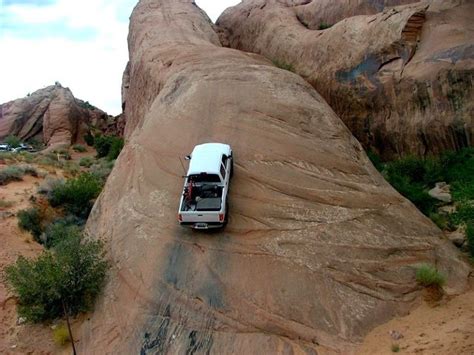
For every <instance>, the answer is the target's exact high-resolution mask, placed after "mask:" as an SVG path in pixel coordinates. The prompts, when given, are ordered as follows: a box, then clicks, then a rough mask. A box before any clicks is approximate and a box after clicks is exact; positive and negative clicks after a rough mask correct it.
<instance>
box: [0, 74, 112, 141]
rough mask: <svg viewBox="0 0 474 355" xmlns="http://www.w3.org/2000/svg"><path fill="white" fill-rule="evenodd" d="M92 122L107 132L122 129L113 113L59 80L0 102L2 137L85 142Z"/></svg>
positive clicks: (0, 132) (0, 134)
mask: <svg viewBox="0 0 474 355" xmlns="http://www.w3.org/2000/svg"><path fill="white" fill-rule="evenodd" d="M90 126H94V127H95V128H97V129H99V130H101V131H104V132H105V131H116V130H119V128H116V127H115V126H116V122H115V120H114V119H113V117H111V116H108V115H107V114H106V113H105V112H104V111H102V110H99V109H98V108H96V107H93V106H91V105H89V104H87V103H86V102H84V101H82V100H79V99H76V98H75V97H74V96H73V94H72V92H71V90H70V89H68V88H64V87H62V86H61V85H60V84H59V83H58V84H56V85H52V86H48V87H46V88H44V89H40V90H37V91H35V92H34V93H32V94H31V95H28V96H27V97H25V98H22V99H17V100H14V101H10V102H7V103H5V104H2V105H0V139H2V138H4V137H6V136H8V135H15V136H18V137H19V138H21V139H22V140H28V139H31V138H35V139H37V140H38V141H40V142H44V143H45V144H46V145H47V146H48V147H51V148H53V147H57V146H61V145H70V144H73V143H77V142H83V136H84V135H85V134H86V133H87V132H88V131H89V129H90Z"/></svg>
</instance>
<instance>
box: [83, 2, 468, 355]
mask: <svg viewBox="0 0 474 355" xmlns="http://www.w3.org/2000/svg"><path fill="white" fill-rule="evenodd" d="M129 48H130V62H129V64H128V66H127V71H126V75H124V78H126V82H125V83H124V89H125V90H124V93H125V98H124V104H125V114H126V122H127V126H126V129H125V132H126V136H127V144H126V146H125V148H124V150H123V151H122V153H121V155H120V157H119V159H118V160H117V162H116V165H115V168H114V170H113V172H112V174H111V175H110V177H109V179H108V181H107V184H106V186H105V189H104V191H103V193H102V194H101V196H100V198H99V199H98V201H97V202H96V204H95V206H94V209H93V211H92V213H91V216H90V219H89V221H88V224H87V233H88V234H89V235H90V237H91V238H98V239H101V240H103V241H104V242H105V243H106V246H107V250H108V257H109V258H110V263H111V270H110V274H109V278H108V282H107V285H106V288H105V291H104V294H103V296H102V297H101V299H100V301H99V302H98V304H97V306H96V310H95V312H94V314H93V315H92V317H91V319H90V321H86V322H85V323H84V325H83V328H82V332H81V334H80V342H79V344H78V346H79V348H80V349H79V352H83V353H89V354H102V353H141V354H155V353H187V354H194V353H196V354H200V353H215V354H225V353H241V354H251V353H267V354H272V353H308V354H315V353H316V352H318V353H339V352H343V353H347V352H351V351H353V350H354V349H355V347H356V346H357V344H358V343H360V342H361V340H362V338H363V337H364V335H365V334H367V332H368V331H370V330H371V329H373V328H374V327H375V326H376V325H378V324H381V323H383V322H385V321H387V320H389V319H391V318H392V317H394V316H396V315H398V314H404V313H406V312H407V311H409V310H410V309H411V308H412V307H413V306H414V305H415V304H416V303H417V302H418V300H419V295H420V292H421V289H420V287H419V286H418V285H417V283H416V281H415V269H416V266H417V265H418V264H419V263H422V262H425V263H430V264H434V265H436V266H437V267H438V268H439V269H440V270H441V271H442V272H443V273H445V274H446V275H447V280H448V285H447V291H448V292H449V293H457V292H462V290H463V289H464V288H465V285H466V278H467V275H468V273H469V268H468V266H467V265H466V264H465V263H464V262H462V261H461V260H460V259H459V257H458V254H457V251H456V250H455V248H454V247H453V246H452V245H451V243H450V242H449V241H447V240H446V239H445V238H444V237H443V235H442V233H441V232H440V231H439V230H438V229H437V228H436V226H434V225H433V224H432V223H431V221H430V220H429V219H427V218H426V217H424V216H423V215H421V214H420V213H419V212H418V211H417V210H416V208H415V207H414V206H413V205H412V204H411V203H409V202H408V201H407V200H405V199H404V198H402V197H401V196H400V195H399V194H398V193H397V192H396V191H394V190H393V189H392V188H391V187H390V186H389V185H388V184H387V183H386V182H385V181H384V179H383V178H382V176H381V175H380V174H379V173H378V172H377V171H376V170H375V169H374V168H373V166H372V165H371V164H370V162H369V160H368V158H367V156H366V155H365V153H364V151H363V149H362V147H361V145H360V144H359V143H358V142H357V140H356V139H354V138H353V136H352V135H351V133H350V132H349V130H348V129H347V128H346V126H345V125H344V124H343V123H342V121H341V120H340V119H339V118H338V117H337V115H336V114H335V113H334V111H333V110H332V109H331V108H330V107H329V105H328V104H327V103H326V102H325V101H324V99H323V98H322V97H321V96H320V95H319V94H318V93H317V92H316V91H315V90H314V89H313V88H312V87H311V86H310V85H309V84H308V83H307V82H306V81H304V80H303V79H302V78H301V77H300V76H298V75H295V74H293V73H291V72H289V71H285V70H281V69H278V68H276V67H274V66H273V65H272V63H271V62H269V61H268V60H267V59H265V58H263V57H261V56H258V55H254V54H250V53H244V52H241V51H237V50H233V49H228V48H223V47H221V46H220V42H219V38H218V36H217V34H216V33H215V32H214V30H213V26H212V23H211V22H210V21H209V19H208V18H207V16H206V15H205V14H204V13H203V12H202V11H201V10H200V9H199V8H198V7H197V6H196V5H195V4H194V2H193V1H192V0H183V1H179V2H178V1H174V0H141V1H140V2H139V3H138V5H137V6H136V8H135V9H134V11H133V14H132V16H131V24H130V34H129ZM203 142H225V143H229V144H231V145H232V147H233V151H234V156H235V174H234V177H233V180H232V182H231V192H230V201H229V202H230V221H229V224H228V226H227V227H226V229H225V230H222V231H218V232H215V233H197V232H193V231H191V230H188V229H184V228H181V227H180V226H179V225H178V223H177V218H176V214H177V209H178V204H179V198H180V194H181V192H182V184H183V179H182V174H183V171H182V167H181V165H180V161H179V157H181V156H184V155H186V154H188V153H190V152H191V150H192V148H193V147H194V145H196V144H199V143H203Z"/></svg>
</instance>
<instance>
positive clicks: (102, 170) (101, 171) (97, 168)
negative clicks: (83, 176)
mask: <svg viewBox="0 0 474 355" xmlns="http://www.w3.org/2000/svg"><path fill="white" fill-rule="evenodd" d="M113 167H114V161H108V160H105V159H101V160H99V161H98V162H97V163H96V164H94V165H92V166H91V168H90V173H91V174H92V175H94V176H95V177H96V178H98V179H99V180H100V181H102V183H103V184H105V182H106V181H107V178H108V177H109V175H110V173H111V172H112V169H113Z"/></svg>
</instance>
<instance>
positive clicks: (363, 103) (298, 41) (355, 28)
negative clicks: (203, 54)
mask: <svg viewBox="0 0 474 355" xmlns="http://www.w3.org/2000/svg"><path fill="white" fill-rule="evenodd" d="M409 2H413V1H392V2H391V1H385V2H384V1H345V0H339V1H312V2H309V1H294V0H286V1H275V0H255V1H250V0H248V1H244V2H243V3H242V4H240V5H238V6H236V7H233V8H230V9H228V10H227V11H226V12H225V13H224V14H223V15H222V16H221V17H220V18H219V20H218V22H217V24H218V25H219V27H220V28H221V31H222V32H224V33H226V35H227V37H225V36H223V38H225V42H226V43H229V45H230V46H231V47H233V48H237V49H241V50H245V51H249V52H255V53H259V54H263V55H265V56H266V57H267V58H269V59H271V60H274V61H277V62H280V63H283V64H285V65H291V66H292V67H293V69H294V71H295V72H296V73H298V74H300V75H301V76H302V77H303V78H305V79H306V80H307V81H308V82H309V83H311V84H312V85H313V86H314V87H315V88H316V89H317V90H318V92H319V93H320V94H321V95H322V96H323V97H324V98H325V99H326V100H327V101H328V103H329V104H330V105H331V107H332V108H333V109H334V110H335V111H336V113H337V114H339V116H340V117H341V118H342V120H343V121H344V122H345V123H346V125H347V126H348V127H349V129H350V130H351V131H352V133H353V134H354V135H355V136H356V137H357V138H358V139H359V141H361V143H362V144H363V145H364V146H365V147H366V148H368V147H375V148H376V149H377V150H379V152H381V153H382V154H383V155H385V156H387V157H389V156H393V155H399V154H406V153H415V154H418V155H426V154H429V153H438V152H440V151H443V150H446V149H456V148H460V147H464V146H469V145H472V144H473V138H474V128H473V127H474V122H473V117H474V104H473V99H474V91H473V90H472V87H473V77H474V52H473V50H474V40H473V38H474V24H473V21H472V14H473V13H474V3H473V2H472V1H444V2H443V1H438V0H433V1H427V2H418V3H415V4H411V5H405V6H399V7H395V8H385V5H390V4H392V5H393V4H397V3H409ZM384 8H385V10H384V11H383V12H379V13H377V14H374V15H365V16H364V15H360V16H354V17H349V18H346V17H347V16H350V15H352V14H371V13H374V12H377V10H382V9H384ZM339 20H341V21H340V22H336V21H339ZM335 22H336V23H335ZM333 23H335V24H334V25H333V26H332V27H331V28H328V29H325V30H318V28H319V27H318V26H319V24H333Z"/></svg>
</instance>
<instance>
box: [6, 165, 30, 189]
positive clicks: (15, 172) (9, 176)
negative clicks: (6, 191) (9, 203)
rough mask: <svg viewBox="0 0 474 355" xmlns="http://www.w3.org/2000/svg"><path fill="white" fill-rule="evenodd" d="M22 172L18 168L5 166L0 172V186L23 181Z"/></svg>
mask: <svg viewBox="0 0 474 355" xmlns="http://www.w3.org/2000/svg"><path fill="white" fill-rule="evenodd" d="M24 173H25V172H24V170H23V169H21V168H20V167H18V166H7V167H6V168H3V169H1V170H0V185H6V184H8V183H9V182H12V181H21V180H23V175H24Z"/></svg>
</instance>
